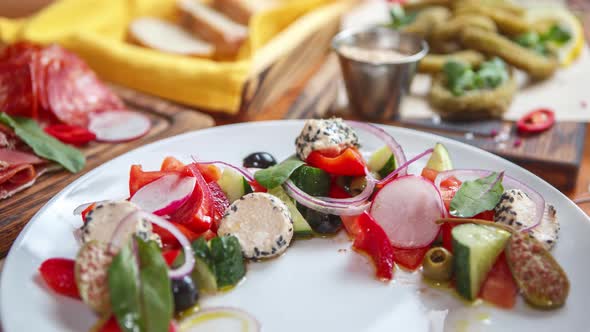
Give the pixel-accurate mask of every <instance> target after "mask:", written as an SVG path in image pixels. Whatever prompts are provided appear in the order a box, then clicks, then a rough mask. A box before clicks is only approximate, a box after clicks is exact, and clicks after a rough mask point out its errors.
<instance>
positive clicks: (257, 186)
mask: <svg viewBox="0 0 590 332" xmlns="http://www.w3.org/2000/svg"><path fill="white" fill-rule="evenodd" d="M248 183H249V184H250V187H252V190H253V191H254V192H255V193H265V192H267V191H268V189H266V188H264V187H263V186H261V185H260V183H258V181H256V180H254V181H248Z"/></svg>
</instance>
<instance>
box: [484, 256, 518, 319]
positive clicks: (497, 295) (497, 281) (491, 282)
mask: <svg viewBox="0 0 590 332" xmlns="http://www.w3.org/2000/svg"><path fill="white" fill-rule="evenodd" d="M517 294H518V287H517V286H516V283H515V282H514V279H513V278H512V273H511V272H510V268H509V267H508V263H507V262H506V257H505V255H504V253H502V254H500V256H499V257H498V260H496V263H494V266H492V269H491V270H490V272H489V273H488V276H487V279H486V280H485V281H484V283H483V285H482V287H481V291H480V293H479V296H480V297H481V298H482V299H484V300H486V301H488V302H490V303H492V304H495V305H497V306H498V307H500V308H504V309H511V308H513V307H514V305H515V304H516V295H517Z"/></svg>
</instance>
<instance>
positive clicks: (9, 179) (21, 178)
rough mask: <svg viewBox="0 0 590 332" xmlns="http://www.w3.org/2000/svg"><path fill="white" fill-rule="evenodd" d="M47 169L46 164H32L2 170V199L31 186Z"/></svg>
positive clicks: (0, 185) (0, 174)
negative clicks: (35, 165) (34, 165)
mask: <svg viewBox="0 0 590 332" xmlns="http://www.w3.org/2000/svg"><path fill="white" fill-rule="evenodd" d="M47 171H48V168H47V167H46V166H37V167H33V166H31V165H21V166H18V168H11V169H8V170H4V171H0V199H5V198H8V197H11V196H13V195H14V194H16V193H18V192H19V191H22V190H25V189H27V188H29V187H30V186H32V185H33V184H34V183H35V181H36V180H37V179H38V178H39V177H40V176H41V175H43V174H44V173H45V172H47Z"/></svg>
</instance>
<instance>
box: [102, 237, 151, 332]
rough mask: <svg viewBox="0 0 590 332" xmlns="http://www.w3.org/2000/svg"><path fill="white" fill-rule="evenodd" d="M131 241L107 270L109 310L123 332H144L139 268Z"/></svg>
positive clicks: (122, 248)
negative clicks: (109, 297)
mask: <svg viewBox="0 0 590 332" xmlns="http://www.w3.org/2000/svg"><path fill="white" fill-rule="evenodd" d="M132 245H133V241H129V243H128V244H127V245H124V246H123V247H121V250H120V251H119V253H118V254H117V255H116V256H115V258H113V262H112V263H111V266H110V267H109V269H108V282H109V293H110V296H111V308H112V310H113V314H114V315H115V317H116V318H117V322H118V323H119V326H120V327H121V330H122V331H123V332H140V331H144V327H143V322H142V317H141V316H142V315H141V297H140V290H139V285H138V283H137V280H138V278H139V267H138V266H137V261H136V259H135V256H134V255H133V250H132V249H131V246H132Z"/></svg>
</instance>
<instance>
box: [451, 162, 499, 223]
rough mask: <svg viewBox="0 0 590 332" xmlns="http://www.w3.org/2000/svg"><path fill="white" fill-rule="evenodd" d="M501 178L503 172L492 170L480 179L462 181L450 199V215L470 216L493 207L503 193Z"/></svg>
mask: <svg viewBox="0 0 590 332" xmlns="http://www.w3.org/2000/svg"><path fill="white" fill-rule="evenodd" d="M503 178H504V172H501V173H496V172H494V173H492V174H490V175H489V176H486V177H484V178H481V179H477V180H473V181H465V182H463V184H462V185H461V188H459V190H458V191H457V193H456V194H455V196H454V197H453V199H452V200H451V206H450V212H451V215H453V216H455V217H459V218H470V217H473V216H475V215H477V214H479V213H481V212H484V211H488V210H492V209H494V208H495V207H496V205H497V204H498V202H499V201H500V198H501V197H502V193H504V186H502V179H503Z"/></svg>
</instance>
